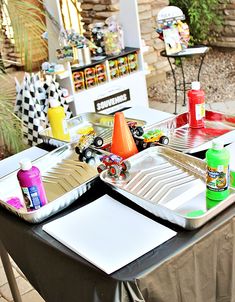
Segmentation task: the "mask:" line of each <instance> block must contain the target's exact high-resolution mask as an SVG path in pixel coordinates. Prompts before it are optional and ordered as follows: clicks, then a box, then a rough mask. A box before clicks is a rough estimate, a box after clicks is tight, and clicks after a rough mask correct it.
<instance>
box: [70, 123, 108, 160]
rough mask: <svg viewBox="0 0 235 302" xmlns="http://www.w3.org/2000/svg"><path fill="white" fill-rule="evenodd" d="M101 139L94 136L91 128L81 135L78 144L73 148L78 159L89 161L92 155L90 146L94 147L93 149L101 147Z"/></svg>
mask: <svg viewBox="0 0 235 302" xmlns="http://www.w3.org/2000/svg"><path fill="white" fill-rule="evenodd" d="M103 142H104V141H103V138H102V137H100V136H96V134H95V131H94V129H93V128H90V130H89V131H88V132H87V133H86V134H83V135H82V136H81V137H80V139H79V141H78V143H77V146H76V147H75V152H76V153H77V154H79V159H80V160H82V159H83V158H85V159H89V158H91V157H92V155H93V151H92V149H91V148H89V147H90V146H91V145H94V146H95V147H101V146H102V145H103Z"/></svg>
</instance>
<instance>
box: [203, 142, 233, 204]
mask: <svg viewBox="0 0 235 302" xmlns="http://www.w3.org/2000/svg"><path fill="white" fill-rule="evenodd" d="M229 157H230V156H229V151H228V150H226V149H225V148H224V145H223V142H222V141H220V140H216V141H212V148H211V149H209V150H208V151H207V152H206V162H207V174H206V197H207V198H209V199H212V200H218V201H219V200H224V199H225V198H226V197H228V195H229Z"/></svg>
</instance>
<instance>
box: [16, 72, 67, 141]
mask: <svg viewBox="0 0 235 302" xmlns="http://www.w3.org/2000/svg"><path fill="white" fill-rule="evenodd" d="M62 91H63V90H62V89H61V88H60V86H59V83H58V82H56V80H55V78H53V77H52V76H46V79H45V80H41V79H40V75H39V74H31V75H29V74H27V73H26V74H25V76H24V79H23V82H22V84H19V82H18V81H16V102H15V107H14V112H15V114H16V115H17V116H18V117H19V118H20V119H21V120H22V121H23V131H24V136H25V138H26V141H27V143H28V144H29V145H31V146H32V145H37V144H39V143H41V142H42V140H41V138H40V137H39V133H40V131H42V130H43V129H44V128H46V127H47V126H48V125H49V123H48V120H47V110H48V107H49V101H48V100H49V98H50V97H54V98H57V99H58V100H59V101H60V103H61V105H62V106H63V107H64V109H65V113H66V118H71V116H72V113H71V111H70V109H69V106H68V104H67V103H66V98H64V97H63V93H62Z"/></svg>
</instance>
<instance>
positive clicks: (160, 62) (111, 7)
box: [81, 0, 170, 86]
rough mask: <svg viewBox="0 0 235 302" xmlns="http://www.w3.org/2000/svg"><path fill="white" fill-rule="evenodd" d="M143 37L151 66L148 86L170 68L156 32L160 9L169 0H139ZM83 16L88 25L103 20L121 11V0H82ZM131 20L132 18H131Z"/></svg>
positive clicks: (161, 77) (148, 62) (147, 61)
mask: <svg viewBox="0 0 235 302" xmlns="http://www.w3.org/2000/svg"><path fill="white" fill-rule="evenodd" d="M137 1H138V10H139V19H140V29H141V38H142V39H143V40H144V42H145V44H146V46H148V47H149V48H148V51H147V52H145V53H144V60H145V62H146V63H147V64H148V66H149V74H148V75H147V83H148V86H150V85H152V84H154V83H155V84H156V82H157V81H158V80H162V79H164V78H165V76H166V71H169V70H170V67H169V64H168V62H167V59H165V58H162V57H161V56H160V51H161V50H163V49H164V43H163V42H162V41H161V40H159V39H158V38H157V37H158V34H157V33H156V32H155V28H156V25H157V24H156V16H157V14H158V12H159V10H160V9H162V8H163V7H165V6H167V5H169V1H168V0H158V1H156V0H137ZM81 2H82V5H81V7H82V17H83V22H85V26H84V27H85V29H86V25H88V24H90V23H93V22H97V21H102V20H105V19H106V18H108V17H109V16H111V15H113V14H117V13H118V12H119V0H82V1H81ZM130 22H131V20H130Z"/></svg>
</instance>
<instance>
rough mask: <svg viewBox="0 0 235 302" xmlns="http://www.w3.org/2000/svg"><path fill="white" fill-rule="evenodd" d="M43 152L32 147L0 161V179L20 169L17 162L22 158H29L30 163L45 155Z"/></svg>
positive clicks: (45, 152)
mask: <svg viewBox="0 0 235 302" xmlns="http://www.w3.org/2000/svg"><path fill="white" fill-rule="evenodd" d="M47 153H48V151H45V150H43V149H41V148H38V147H32V148H29V149H26V150H24V151H22V152H19V153H17V154H15V155H12V156H10V157H8V158H6V159H3V160H1V161H0V178H1V177H3V176H5V175H7V174H9V173H11V172H13V171H15V170H18V169H19V168H20V166H19V161H20V160H21V159H22V158H29V159H31V160H32V161H33V160H35V159H37V158H39V157H41V156H43V155H45V154H47Z"/></svg>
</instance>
